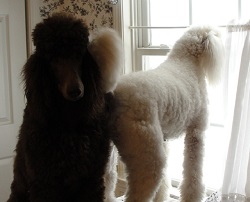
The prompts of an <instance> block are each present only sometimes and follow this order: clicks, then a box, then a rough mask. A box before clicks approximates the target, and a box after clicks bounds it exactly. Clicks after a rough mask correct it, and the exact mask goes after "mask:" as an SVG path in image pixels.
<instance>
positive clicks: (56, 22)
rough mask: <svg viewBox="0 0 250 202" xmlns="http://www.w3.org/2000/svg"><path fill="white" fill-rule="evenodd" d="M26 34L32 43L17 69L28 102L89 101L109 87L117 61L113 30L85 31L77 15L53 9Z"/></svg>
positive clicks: (118, 65)
mask: <svg viewBox="0 0 250 202" xmlns="http://www.w3.org/2000/svg"><path fill="white" fill-rule="evenodd" d="M32 36H33V42H34V45H35V47H36V49H35V51H34V53H33V54H32V55H31V56H30V58H29V59H28V61H27V63H26V64H25V66H24V68H23V72H22V74H23V80H24V84H25V95H26V97H27V101H28V102H32V103H34V104H35V103H37V102H39V103H41V102H42V103H43V105H46V106H51V105H52V103H54V105H56V102H60V101H62V102H64V101H70V102H72V101H78V100H82V101H83V102H84V103H85V105H86V103H89V104H88V105H92V106H91V107H93V106H94V103H95V102H98V100H100V99H102V98H101V97H102V96H103V95H104V94H105V93H107V92H109V91H111V90H112V89H114V87H115V85H116V83H117V80H118V78H119V76H120V73H121V67H122V65H121V61H122V57H121V56H122V54H121V53H122V46H121V40H120V37H119V36H118V35H117V33H116V32H115V31H114V30H112V29H109V28H107V29H101V31H100V32H97V33H96V34H95V35H94V36H93V37H89V32H88V28H87V26H86V24H85V23H84V22H83V20H81V19H77V18H75V17H74V16H72V15H70V14H66V13H56V14H53V15H52V16H50V17H48V18H47V19H45V20H43V21H42V22H40V23H38V24H37V25H36V27H35V29H34V31H33V35H32ZM89 38H91V40H90V41H89ZM58 100H59V101H58ZM42 103H41V104H42ZM41 104H40V105H41ZM36 105H37V104H36Z"/></svg>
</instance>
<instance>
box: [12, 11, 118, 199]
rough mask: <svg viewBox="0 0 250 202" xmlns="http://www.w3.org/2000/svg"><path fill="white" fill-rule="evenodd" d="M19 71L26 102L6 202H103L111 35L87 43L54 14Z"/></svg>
mask: <svg viewBox="0 0 250 202" xmlns="http://www.w3.org/2000/svg"><path fill="white" fill-rule="evenodd" d="M33 42H34V45H35V46H36V50H35V52H34V53H33V54H32V55H31V56H30V58H29V59H28V61H27V63H26V64H25V66H24V68H23V72H22V74H23V80H24V86H25V96H26V98H27V104H26V108H25V110H24V117H23V123H22V126H21V128H20V133H19V138H18V143H17V146H16V158H15V162H14V180H13V182H12V185H11V191H12V192H11V195H10V198H9V199H8V202H21V201H22V202H78V201H79V202H80V201H81V202H83V201H86V202H99V201H100V202H101V201H104V198H105V196H104V189H105V187H104V179H103V175H104V172H105V166H106V163H107V161H108V157H109V151H110V137H109V135H108V132H107V131H105V130H106V128H107V127H105V126H106V122H107V118H108V107H109V102H110V101H112V94H111V93H109V92H110V91H112V89H113V88H114V87H115V85H116V81H117V79H118V76H119V74H120V68H121V65H120V63H119V62H120V61H121V60H120V59H121V58H120V56H121V54H120V53H121V43H120V39H119V37H118V36H117V34H116V33H115V32H114V31H113V30H111V29H106V30H101V31H100V32H98V33H97V34H96V35H95V36H94V37H93V38H92V39H91V41H89V32H88V28H87V26H86V25H85V24H84V22H83V21H82V20H81V19H76V18H75V17H73V16H71V15H69V14H62V13H57V14H54V15H52V16H51V17H48V18H47V19H45V20H44V21H43V22H41V23H39V24H37V26H36V27H35V30H34V32H33Z"/></svg>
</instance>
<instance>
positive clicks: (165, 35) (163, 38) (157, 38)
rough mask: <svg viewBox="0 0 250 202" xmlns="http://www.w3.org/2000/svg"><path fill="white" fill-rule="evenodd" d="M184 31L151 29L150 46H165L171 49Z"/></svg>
mask: <svg viewBox="0 0 250 202" xmlns="http://www.w3.org/2000/svg"><path fill="white" fill-rule="evenodd" d="M185 30H186V29H152V30H151V46H160V45H167V46H168V47H170V48H171V47H172V46H173V45H174V43H175V41H176V40H177V39H179V38H180V37H181V36H182V34H183V33H184V31H185Z"/></svg>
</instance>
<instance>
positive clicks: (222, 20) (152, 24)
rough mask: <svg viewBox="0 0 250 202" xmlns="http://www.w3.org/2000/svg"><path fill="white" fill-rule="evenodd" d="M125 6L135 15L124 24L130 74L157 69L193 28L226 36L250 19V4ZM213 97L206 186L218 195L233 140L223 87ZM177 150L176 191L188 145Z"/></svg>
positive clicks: (141, 1)
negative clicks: (235, 22) (206, 27)
mask: <svg viewBox="0 0 250 202" xmlns="http://www.w3.org/2000/svg"><path fill="white" fill-rule="evenodd" d="M120 3H121V5H122V8H121V9H122V10H123V12H124V13H125V12H126V11H128V10H130V16H126V17H125V18H123V21H122V22H121V23H122V24H123V25H124V29H123V30H122V34H123V38H124V41H125V43H126V45H125V49H126V50H125V54H126V55H125V57H129V58H128V59H131V61H132V64H126V68H127V67H128V66H129V67H130V66H131V67H132V68H131V69H127V70H126V71H125V73H126V72H130V71H140V70H143V71H145V70H149V69H152V68H155V67H157V66H158V65H159V64H160V63H161V62H163V60H164V59H165V58H166V54H167V53H168V52H169V51H170V50H171V47H172V45H173V44H174V43H175V41H176V40H177V39H178V38H179V37H180V36H181V35H182V34H183V32H184V31H185V29H186V28H187V27H188V26H190V25H198V24H210V25H215V26H219V27H220V29H221V32H222V34H223V35H224V34H225V31H226V25H227V24H228V23H229V22H230V20H232V19H240V18H241V19H244V18H247V17H249V11H248V10H247V8H250V1H249V0H123V1H121V2H120ZM126 9H128V10H126ZM127 44H131V46H129V47H128V46H127ZM126 62H127V61H126ZM208 91H209V100H210V104H209V109H210V123H211V124H210V127H209V128H208V130H207V131H206V148H205V158H204V182H205V184H206V186H207V188H208V189H209V190H211V191H213V190H217V189H219V188H220V187H221V185H222V180H223V175H224V174H223V173H224V166H225V161H226V155H227V147H228V141H229V135H227V133H226V132H225V128H224V124H225V110H224V109H225V102H226V100H224V97H225V96H224V91H223V82H221V84H220V85H219V86H217V87H216V88H212V87H209V89H208ZM171 145H172V146H171V149H170V162H169V171H170V175H171V177H172V180H173V184H174V185H176V182H177V184H178V182H180V181H181V179H182V162H183V155H182V153H183V140H182V139H180V140H174V141H172V142H171ZM177 159H178V160H177Z"/></svg>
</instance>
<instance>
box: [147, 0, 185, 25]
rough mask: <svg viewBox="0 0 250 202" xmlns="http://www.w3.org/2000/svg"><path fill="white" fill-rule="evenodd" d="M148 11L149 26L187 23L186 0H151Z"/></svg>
mask: <svg viewBox="0 0 250 202" xmlns="http://www.w3.org/2000/svg"><path fill="white" fill-rule="evenodd" d="M180 5H181V6H180ZM150 11H151V16H150V17H151V26H187V25H188V24H189V1H188V0H151V1H150Z"/></svg>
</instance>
